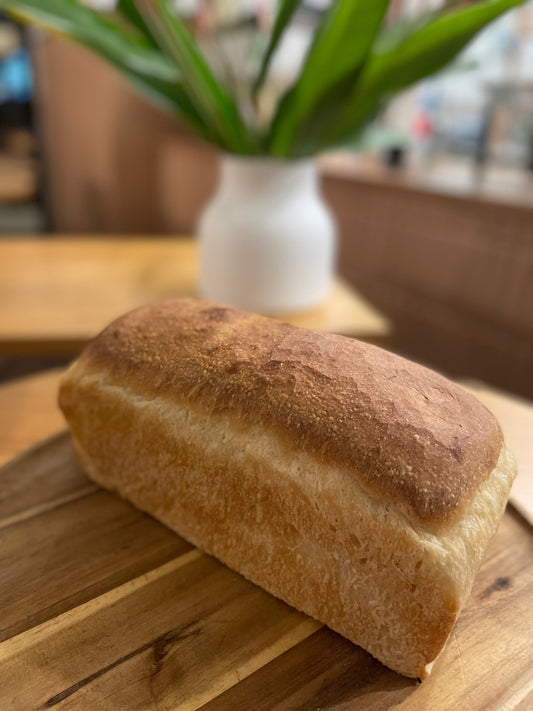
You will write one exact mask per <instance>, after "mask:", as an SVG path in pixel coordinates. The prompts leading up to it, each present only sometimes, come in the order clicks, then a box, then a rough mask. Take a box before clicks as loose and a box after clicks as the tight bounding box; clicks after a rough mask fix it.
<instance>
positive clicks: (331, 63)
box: [269, 0, 390, 156]
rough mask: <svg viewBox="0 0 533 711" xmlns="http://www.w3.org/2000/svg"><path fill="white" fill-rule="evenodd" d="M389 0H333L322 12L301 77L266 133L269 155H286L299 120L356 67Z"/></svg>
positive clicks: (358, 67)
mask: <svg viewBox="0 0 533 711" xmlns="http://www.w3.org/2000/svg"><path fill="white" fill-rule="evenodd" d="M389 1H390V0H334V1H333V3H332V4H331V6H330V7H329V9H328V10H327V11H326V13H325V14H324V17H323V18H322V21H321V23H320V25H319V26H318V29H317V31H316V33H315V37H314V39H313V42H312V43H311V47H310V49H309V52H308V54H307V57H306V60H305V63H304V66H303V69H302V71H301V74H300V77H299V79H298V80H297V82H296V83H295V85H294V86H293V87H292V88H291V89H290V90H289V91H288V92H287V94H285V96H284V97H283V99H282V100H281V102H280V104H279V107H278V110H277V112H276V116H275V117H274V121H273V125H272V131H271V134H270V140H269V143H270V150H271V152H272V154H273V155H278V156H284V155H288V154H290V151H291V143H292V142H293V141H294V139H295V137H296V136H297V134H298V131H299V128H300V125H301V124H302V122H304V121H305V120H306V117H307V116H308V115H309V113H310V112H312V111H313V110H314V107H315V106H316V105H317V104H319V103H320V101H321V100H322V99H323V97H324V96H326V95H327V94H328V93H329V91H330V90H331V88H332V87H333V86H335V85H336V84H337V83H339V82H341V81H343V80H344V79H345V78H346V77H348V76H351V77H352V81H355V77H356V76H357V74H358V72H359V71H360V70H361V68H362V66H363V65H364V62H365V60H366V57H367V55H368V53H369V52H370V50H371V48H372V44H373V42H374V39H375V37H376V35H377V33H378V31H379V28H380V26H381V23H382V21H383V18H384V16H385V13H386V11H387V7H388V5H389Z"/></svg>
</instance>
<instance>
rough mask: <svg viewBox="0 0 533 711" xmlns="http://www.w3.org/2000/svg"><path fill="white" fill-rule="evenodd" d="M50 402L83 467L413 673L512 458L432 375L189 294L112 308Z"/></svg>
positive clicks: (482, 536) (449, 620)
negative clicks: (115, 313) (55, 403)
mask: <svg viewBox="0 0 533 711" xmlns="http://www.w3.org/2000/svg"><path fill="white" fill-rule="evenodd" d="M59 401H60V405H61V408H62V409H63V412H64V414H65V417H66V419H67V422H68V424H69V426H70V429H71V432H72V436H73V441H74V445H75V448H76V451H77V453H78V456H79V459H80V462H81V465H82V467H83V468H84V470H85V471H86V473H87V475H88V476H89V477H91V478H92V479H94V480H95V481H96V482H98V483H99V484H101V485H102V486H104V487H107V488H108V489H111V490H113V491H117V492H118V493H119V494H120V495H122V496H124V497H125V498H126V499H129V500H130V501H131V502H133V503H134V504H135V505H136V506H138V507H139V508H141V509H143V510H144V511H147V512H149V513H150V514H152V515H153V516H155V517H156V518H158V519H159V520H160V521H162V522H163V523H165V524H166V525H167V526H169V527H170V528H172V529H173V530H174V531H176V532H177V533H179V534H180V535H182V536H183V537H185V538H186V539H188V540H189V541H191V542H192V543H193V544H194V545H196V546H198V547H200V548H201V549H203V550H205V551H207V552H208V553H210V554H212V555H214V556H216V557H217V558H219V559H220V560H221V561H222V562H224V563H225V564H227V565H228V566H230V567H232V568H234V569H235V570H237V571H239V572H240V573H242V575H244V576H246V577H247V578H249V579H250V580H252V581H253V582H255V583H257V584H258V585H260V586H262V587H263V588H265V589H266V590H268V591H269V592H271V593H272V594H273V595H276V596H278V597H280V598H282V599H283V600H285V601H286V602H288V603H289V604H291V605H294V606H295V607H297V608H299V609H300V610H302V611H304V612H306V613H308V614H309V615H312V616H313V617H315V618H317V619H318V620H320V621H322V622H324V623H325V624H326V625H328V626H329V627H331V628H332V629H334V630H336V631H337V632H339V633H340V634H342V635H344V636H345V637H347V638H348V639H350V640H352V641H353V642H355V643H356V644H358V645H361V646H362V647H364V648H365V649H367V650H368V651H369V652H371V653H372V654H373V655H374V656H375V657H377V658H378V659H379V660H380V661H382V662H383V663H384V664H386V665H387V666H389V667H391V668H392V669H395V670H396V671H398V672H400V673H401V674H405V675H407V676H412V677H421V678H423V677H425V676H426V675H427V674H428V673H429V670H430V668H431V665H432V662H433V661H434V660H435V658H436V657H437V655H438V654H439V652H440V651H441V649H442V647H443V645H444V643H445V641H446V639H447V637H448V635H449V634H450V631H451V629H452V626H453V624H454V622H455V620H456V618H457V615H458V613H459V610H460V609H461V606H462V604H463V603H464V601H465V598H466V597H467V596H468V594H469V592H470V590H471V587H472V582H473V578H474V575H475V573H476V570H477V568H478V566H479V564H480V562H481V559H482V556H483V553H484V550H485V548H486V545H487V542H488V540H489V539H490V537H491V536H492V534H493V533H494V531H495V529H496V526H497V524H498V521H499V519H500V517H501V515H502V513H503V510H504V507H505V503H506V501H507V497H508V495H509V489H510V487H511V483H512V480H513V478H514V475H515V467H514V463H513V460H512V457H511V456H510V455H509V453H508V451H507V450H506V449H505V446H504V443H503V439H502V433H501V430H500V427H499V425H498V423H497V421H496V420H495V418H494V417H493V416H492V415H491V414H490V413H489V411H488V410H486V409H485V407H484V406H483V405H482V404H481V403H479V402H478V401H477V400H476V399H475V398H474V397H473V396H471V395H469V394H467V393H466V392H464V391H463V390H462V389H461V388H460V387H459V386H457V385H455V384H453V383H451V382H449V381H448V380H446V379H445V378H443V377H441V376H440V375H437V374H436V373H434V372H432V371H430V370H428V369H426V368H424V367H422V366H420V365H416V364H414V363H411V362H409V361H407V360H405V359H403V358H400V357H398V356H396V355H393V354H391V353H388V352H386V351H383V350H381V349H379V348H376V347H373V346H370V345H366V344H364V343H360V342H358V341H355V340H352V339H348V338H344V337H341V336H336V335H332V334H327V333H319V332H314V331H309V330H304V329H299V328H295V327H293V326H290V325H288V324H286V323H282V322H279V321H276V320H273V319H269V318H266V317H262V316H258V315H255V314H251V313H247V312H244V311H240V310H237V309H234V308H230V307H225V306H220V305H216V304H212V303H208V302H205V301H200V300H195V299H176V300H172V301H166V302H163V303H160V304H155V305H151V306H145V307H142V308H139V309H137V310H135V311H133V312H131V313H129V314H126V315H125V316H123V317H122V318H119V319H118V320H117V321H115V322H114V323H112V324H111V325H110V326H108V327H107V328H106V329H105V330H104V331H103V332H102V333H101V334H100V335H99V336H98V337H97V338H95V339H94V340H93V341H92V342H91V343H90V344H89V346H88V347H87V348H86V349H85V351H84V352H83V354H82V355H81V357H80V358H79V359H78V360H77V361H76V362H75V363H74V364H73V365H72V366H71V368H70V369H69V370H68V372H67V373H66V374H65V376H64V377H63V380H62V384H61V388H60V398H59Z"/></svg>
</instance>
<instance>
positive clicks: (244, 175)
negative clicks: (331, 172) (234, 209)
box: [221, 155, 318, 194]
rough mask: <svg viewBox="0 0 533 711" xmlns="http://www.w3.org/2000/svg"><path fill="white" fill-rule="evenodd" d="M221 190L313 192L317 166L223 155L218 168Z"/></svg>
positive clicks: (309, 160) (307, 162) (308, 162)
mask: <svg viewBox="0 0 533 711" xmlns="http://www.w3.org/2000/svg"><path fill="white" fill-rule="evenodd" d="M221 178H222V180H221V189H222V190H223V191H229V192H232V193H234V192H238V193H246V194H250V193H255V192H259V191H261V192H263V191H269V190H276V191H279V190H284V191H292V190H299V191H300V190H315V189H316V188H317V184H318V178H317V168H316V163H315V161H314V160H312V159H308V160H293V161H292V160H279V159H275V158H255V157H252V158H247V157H240V156H231V155H226V156H224V157H223V159H222V165H221Z"/></svg>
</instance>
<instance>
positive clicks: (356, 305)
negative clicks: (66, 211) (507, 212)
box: [0, 238, 391, 356]
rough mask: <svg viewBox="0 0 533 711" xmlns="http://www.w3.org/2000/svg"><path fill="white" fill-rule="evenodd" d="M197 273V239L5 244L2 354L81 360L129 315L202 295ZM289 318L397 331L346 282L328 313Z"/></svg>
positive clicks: (375, 335)
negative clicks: (87, 347) (96, 339)
mask: <svg viewBox="0 0 533 711" xmlns="http://www.w3.org/2000/svg"><path fill="white" fill-rule="evenodd" d="M197 274H198V255H197V249H196V244H195V243H194V242H193V241H192V240H184V239H182V240H179V239H157V238H150V239H126V238H120V239H118V238H117V239H81V238H62V239H56V238H54V239H48V238H46V239H28V240H25V239H7V240H0V314H1V315H2V316H1V318H0V355H2V354H4V355H38V356H43V355H61V356H64V355H66V356H70V355H76V354H77V353H78V352H79V351H80V350H81V348H82V346H83V345H84V344H85V343H86V342H87V341H88V340H89V339H90V338H92V337H93V336H94V335H96V333H98V332H99V331H100V330H101V329H102V328H103V327H104V326H106V325H107V324H108V323H109V322H110V321H111V320H112V319H114V318H116V317H117V316H119V315H120V314H122V313H124V312H125V311H128V310H130V309H132V308H134V307H135V306H139V305H140V304H143V303H146V302H148V301H154V300H157V299H164V298H168V297H171V296H185V295H193V294H195V293H196V283H197ZM283 318H284V320H287V321H290V322H291V323H294V324H296V325H298V326H305V327H307V328H315V329H318V330H325V331H326V330H327V331H333V332H334V333H341V334H344V335H348V336H354V337H358V338H361V339H364V340H367V341H371V342H377V343H383V342H384V341H385V340H386V339H387V337H388V336H389V335H390V330H391V326H390V323H389V321H388V320H387V319H386V318H385V317H384V316H383V315H382V314H380V313H379V312H378V311H377V310H376V309H375V308H374V307H373V306H372V305H371V304H369V303H368V302H367V301H365V299H363V298H362V297H361V296H360V295H359V294H357V293H356V292H355V291H354V290H353V289H352V288H351V287H350V286H348V285H347V284H346V283H344V282H343V281H342V280H340V279H337V280H336V281H335V283H334V285H333V288H332V291H331V294H330V296H329V298H328V300H327V301H326V303H325V304H324V305H323V306H322V307H320V308H317V309H315V310H313V311H310V312H307V313H303V314H298V315H293V316H290V315H289V316H284V317H283Z"/></svg>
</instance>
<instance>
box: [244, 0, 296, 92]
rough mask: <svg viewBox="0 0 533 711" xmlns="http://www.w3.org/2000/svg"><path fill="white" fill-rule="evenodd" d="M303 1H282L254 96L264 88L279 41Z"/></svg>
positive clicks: (255, 85) (255, 86)
mask: <svg viewBox="0 0 533 711" xmlns="http://www.w3.org/2000/svg"><path fill="white" fill-rule="evenodd" d="M300 3H301V0H280V7H279V10H278V14H277V15H276V20H275V22H274V27H273V29H272V35H271V37H270V41H269V43H268V47H267V48H266V51H265V54H264V56H263V61H262V62H261V68H260V70H259V74H258V75H257V78H256V80H255V82H254V87H253V93H254V96H255V95H256V94H257V93H258V91H259V89H260V88H261V87H262V85H263V82H264V81H265V77H266V75H267V72H268V69H269V67H270V60H271V59H272V55H273V54H274V52H275V51H276V49H277V47H278V44H279V41H280V39H281V37H282V36H283V33H284V32H285V28H286V27H287V25H288V24H289V22H290V21H291V18H292V16H293V15H294V13H295V12H296V10H297V9H298V6H299V5H300Z"/></svg>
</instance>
